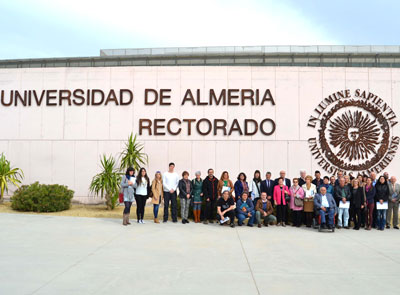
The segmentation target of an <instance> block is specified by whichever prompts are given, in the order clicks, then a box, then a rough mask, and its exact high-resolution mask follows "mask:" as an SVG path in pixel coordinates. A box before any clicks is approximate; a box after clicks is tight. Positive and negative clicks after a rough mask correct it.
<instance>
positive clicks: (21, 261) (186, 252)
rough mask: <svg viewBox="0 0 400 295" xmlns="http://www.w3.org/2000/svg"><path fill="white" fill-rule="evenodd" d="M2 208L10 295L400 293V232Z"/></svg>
mask: <svg viewBox="0 0 400 295" xmlns="http://www.w3.org/2000/svg"><path fill="white" fill-rule="evenodd" d="M120 223H121V221H120V220H117V219H96V218H78V217H55V216H39V215H25V214H0V224H1V234H0V270H1V273H0V294H6V295H8V294H43V295H44V294H52V295H54V294H57V295H62V294H174V295H176V294H230V295H232V294H248V295H252V294H363V295H365V294H378V293H381V294H399V292H400V291H399V286H400V284H399V273H400V232H399V231H397V230H393V229H392V230H385V231H384V232H380V231H376V230H372V231H365V230H360V231H354V230H338V231H336V232H335V233H333V234H332V233H318V232H317V231H316V230H312V229H307V228H301V229H296V228H292V227H286V228H281V227H271V226H270V227H268V228H265V227H263V228H262V229H258V228H249V227H247V226H243V227H236V228H235V229H232V228H230V227H221V226H219V225H216V224H214V225H203V224H194V223H193V222H191V223H190V224H187V225H182V224H181V223H177V224H173V223H172V222H168V223H167V224H154V223H152V222H150V221H147V223H146V224H144V225H141V224H137V223H132V225H131V226H128V227H124V226H122V225H121V224H120Z"/></svg>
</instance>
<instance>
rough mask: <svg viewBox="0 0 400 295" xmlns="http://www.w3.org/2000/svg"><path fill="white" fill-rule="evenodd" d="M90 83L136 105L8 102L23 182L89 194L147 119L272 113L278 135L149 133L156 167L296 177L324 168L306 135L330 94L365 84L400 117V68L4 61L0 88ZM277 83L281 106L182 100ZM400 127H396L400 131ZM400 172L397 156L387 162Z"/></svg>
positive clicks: (1, 147) (2, 131)
mask: <svg viewBox="0 0 400 295" xmlns="http://www.w3.org/2000/svg"><path fill="white" fill-rule="evenodd" d="M76 88H82V89H88V88H98V89H102V90H104V91H107V90H109V89H110V88H115V89H118V88H129V89H133V91H134V95H135V98H134V103H132V104H131V105H129V106H115V105H110V106H61V107H59V106H57V107H48V106H41V107H37V106H31V107H23V106H18V107H7V108H6V107H3V106H0V152H5V153H6V155H7V157H8V158H9V159H10V160H11V162H12V164H13V165H14V166H17V167H20V168H22V169H23V170H24V172H25V180H24V183H32V182H34V181H40V182H43V183H60V184H65V185H68V186H69V187H70V188H72V189H73V190H75V197H76V198H77V199H80V200H86V198H87V196H88V186H89V183H90V181H91V178H92V176H93V175H94V174H96V173H97V172H98V171H99V156H100V155H101V154H103V153H107V154H113V155H117V154H118V153H119V152H120V150H121V148H122V146H123V142H124V140H126V138H127V137H128V135H129V133H130V132H131V131H133V132H134V133H135V132H137V131H138V120H139V118H150V119H152V118H166V119H169V118H172V117H177V118H198V119H200V118H202V117H207V118H210V119H213V118H221V119H226V120H228V121H231V120H233V119H234V118H253V119H255V120H258V121H259V120H261V119H262V118H271V119H273V120H275V122H276V131H275V133H274V134H273V135H272V136H264V135H261V134H257V135H255V136H252V137H245V136H239V135H236V134H235V135H232V136H229V137H224V136H216V137H215V136H213V135H209V136H206V137H203V136H200V135H198V134H196V132H194V133H193V135H192V136H187V135H180V136H163V137H161V136H158V137H155V136H148V135H144V136H141V137H140V141H142V142H143V143H144V145H145V152H146V153H148V155H149V159H150V161H149V165H148V171H149V173H150V174H151V176H153V174H154V172H155V171H156V170H161V171H165V170H166V169H167V164H168V162H170V161H174V162H175V163H176V169H177V170H178V172H181V171H183V170H188V171H189V172H190V173H191V176H193V174H194V172H195V171H196V170H201V171H202V172H203V175H204V174H205V173H206V170H207V168H209V167H214V168H215V170H216V174H217V176H218V177H219V176H220V173H221V172H222V171H223V170H228V171H229V172H230V174H231V179H235V178H236V176H237V174H238V172H240V171H244V172H246V173H247V175H248V176H252V174H253V172H254V170H255V169H260V170H261V171H262V173H263V174H264V173H265V172H266V171H267V170H269V171H271V172H272V173H273V176H274V177H275V176H278V172H279V170H281V169H284V170H286V171H287V173H288V176H289V177H294V176H297V175H298V171H299V169H300V168H304V169H306V170H307V171H308V172H311V171H314V170H315V169H320V167H319V166H318V164H317V163H316V161H315V160H313V159H312V156H311V153H310V151H309V148H308V145H307V139H308V138H309V137H313V136H315V135H316V134H315V130H313V129H312V128H309V127H307V120H308V118H309V116H310V115H311V113H312V110H313V109H314V108H315V107H316V106H317V105H318V104H319V102H320V101H321V100H322V99H323V98H324V97H326V96H327V95H329V94H331V93H333V92H336V91H339V90H342V89H346V88H348V89H351V90H355V89H357V88H360V89H365V90H369V91H372V92H374V93H376V94H377V95H379V96H380V97H382V98H383V99H384V100H385V101H386V102H387V103H389V104H390V105H391V106H392V108H393V109H394V111H395V112H396V114H398V115H400V69H375V68H312V67H299V68H298V67H287V68H285V67H113V68H44V69H40V68H35V69H1V70H0V90H5V91H9V90H15V89H17V90H24V89H36V90H39V91H40V90H42V89H76ZM145 88H154V89H160V88H171V89H172V93H171V95H172V99H171V102H172V106H158V105H156V106H145V105H144V101H143V93H144V89H145ZM188 88H191V89H197V88H200V89H201V90H202V91H203V90H208V89H210V88H213V89H215V90H220V89H225V88H252V89H256V88H260V89H265V88H269V89H271V92H272V95H273V97H274V99H275V102H276V105H275V106H274V107H271V106H270V105H269V104H267V106H264V107H260V106H250V105H246V106H229V107H228V106H191V105H189V104H188V105H185V106H180V104H181V100H182V97H183V95H184V91H186V89H188ZM397 128H398V127H397V126H396V127H395V128H394V133H395V134H397ZM387 171H389V173H391V174H396V173H398V172H399V171H400V160H399V157H396V158H395V159H394V160H393V161H392V163H391V164H390V165H389V167H388V168H387Z"/></svg>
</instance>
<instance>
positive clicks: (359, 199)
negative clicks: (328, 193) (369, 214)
mask: <svg viewBox="0 0 400 295" xmlns="http://www.w3.org/2000/svg"><path fill="white" fill-rule="evenodd" d="M365 202H366V200H365V196H364V188H363V187H361V186H360V187H358V188H357V189H356V190H355V189H353V188H352V189H351V205H352V206H353V207H354V208H356V209H361V205H364V203H365Z"/></svg>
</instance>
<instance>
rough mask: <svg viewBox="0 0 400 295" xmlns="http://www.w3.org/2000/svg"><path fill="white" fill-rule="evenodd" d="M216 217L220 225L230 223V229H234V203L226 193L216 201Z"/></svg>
mask: <svg viewBox="0 0 400 295" xmlns="http://www.w3.org/2000/svg"><path fill="white" fill-rule="evenodd" d="M217 215H218V219H219V222H220V224H221V225H224V223H226V222H229V221H230V223H231V227H235V201H234V200H233V198H232V197H229V192H228V191H224V193H223V194H222V197H221V198H219V199H218V201H217Z"/></svg>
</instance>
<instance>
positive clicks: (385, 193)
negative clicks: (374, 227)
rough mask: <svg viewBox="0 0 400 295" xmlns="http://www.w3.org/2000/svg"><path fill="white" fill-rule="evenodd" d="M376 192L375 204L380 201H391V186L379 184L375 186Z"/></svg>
mask: <svg viewBox="0 0 400 295" xmlns="http://www.w3.org/2000/svg"><path fill="white" fill-rule="evenodd" d="M375 190H376V194H375V202H379V200H383V201H384V202H387V201H388V200H389V186H388V185H387V183H384V184H381V183H379V182H377V183H376V184H375Z"/></svg>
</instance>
